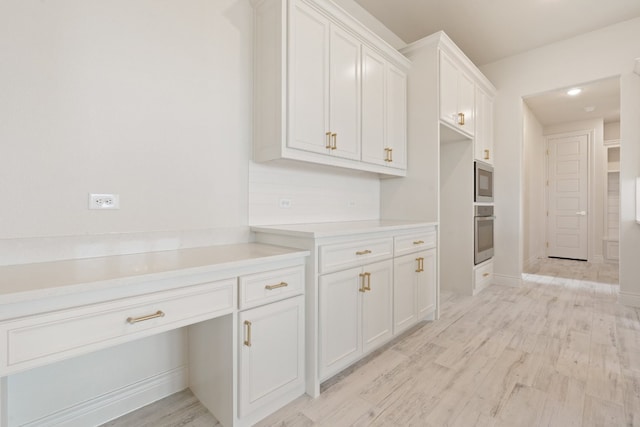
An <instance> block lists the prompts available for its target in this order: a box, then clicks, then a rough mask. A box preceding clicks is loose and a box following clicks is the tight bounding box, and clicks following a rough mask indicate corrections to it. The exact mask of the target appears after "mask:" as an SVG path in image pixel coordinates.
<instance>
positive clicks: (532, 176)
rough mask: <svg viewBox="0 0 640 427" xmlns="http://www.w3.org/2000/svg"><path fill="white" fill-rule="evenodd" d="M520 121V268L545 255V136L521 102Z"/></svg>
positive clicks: (527, 266)
mask: <svg viewBox="0 0 640 427" xmlns="http://www.w3.org/2000/svg"><path fill="white" fill-rule="evenodd" d="M523 112H524V117H523V120H524V123H523V144H524V148H523V151H524V152H523V158H524V162H523V176H524V178H523V179H524V181H523V185H524V186H523V202H524V207H523V229H522V238H523V260H524V266H523V267H524V269H525V270H526V269H528V268H530V267H532V266H533V265H535V264H536V262H537V260H538V258H540V257H544V255H545V238H544V237H545V232H546V221H545V218H546V216H545V210H546V207H545V206H546V193H545V185H544V183H545V176H546V167H547V164H546V157H545V148H546V147H545V141H546V140H545V138H544V135H543V128H542V125H541V124H540V122H539V121H538V119H537V117H536V116H535V115H534V114H533V112H532V111H531V109H530V108H529V107H528V106H527V105H526V104H525V105H524V109H523Z"/></svg>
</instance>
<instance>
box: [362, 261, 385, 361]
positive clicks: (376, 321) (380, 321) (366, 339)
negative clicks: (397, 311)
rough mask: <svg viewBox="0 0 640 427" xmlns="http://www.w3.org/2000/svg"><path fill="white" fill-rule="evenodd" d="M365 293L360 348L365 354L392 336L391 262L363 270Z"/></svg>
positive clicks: (368, 266)
mask: <svg viewBox="0 0 640 427" xmlns="http://www.w3.org/2000/svg"><path fill="white" fill-rule="evenodd" d="M363 270H364V271H363V273H361V274H363V275H364V277H363V278H362V280H364V281H365V284H366V287H365V289H366V291H365V292H363V293H362V340H363V343H362V346H363V351H365V352H367V351H369V350H370V349H372V348H375V347H378V346H379V345H380V344H382V343H383V342H385V341H387V340H389V338H391V336H392V334H393V320H392V313H393V306H392V301H393V298H392V297H393V294H392V292H393V290H392V285H393V263H392V262H391V260H387V261H382V262H378V263H375V264H369V265H367V266H365V267H364V268H363Z"/></svg>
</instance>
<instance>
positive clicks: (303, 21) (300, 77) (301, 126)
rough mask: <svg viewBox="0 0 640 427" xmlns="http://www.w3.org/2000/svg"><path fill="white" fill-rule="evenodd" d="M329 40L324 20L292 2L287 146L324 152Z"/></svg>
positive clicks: (327, 97)
mask: <svg viewBox="0 0 640 427" xmlns="http://www.w3.org/2000/svg"><path fill="white" fill-rule="evenodd" d="M329 40H330V24H329V22H328V21H327V19H326V18H325V17H324V16H322V15H320V14H319V13H318V12H316V11H315V10H313V9H311V8H310V7H309V6H307V5H306V4H304V3H302V2H295V3H294V6H293V10H292V12H291V32H290V35H289V52H290V56H289V105H290V108H289V110H288V114H289V137H288V140H287V141H288V142H287V145H288V146H289V147H292V148H297V149H300V150H306V151H312V152H316V153H323V154H327V152H328V149H327V139H328V138H327V135H326V132H327V131H328V130H329ZM258 71H259V70H258Z"/></svg>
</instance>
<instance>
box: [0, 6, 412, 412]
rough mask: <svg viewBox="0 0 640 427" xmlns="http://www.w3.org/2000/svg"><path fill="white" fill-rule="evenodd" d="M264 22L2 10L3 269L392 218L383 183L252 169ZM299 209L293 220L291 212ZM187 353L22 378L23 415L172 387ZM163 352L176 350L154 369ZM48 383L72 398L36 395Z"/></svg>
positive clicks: (222, 10)
mask: <svg viewBox="0 0 640 427" xmlns="http://www.w3.org/2000/svg"><path fill="white" fill-rule="evenodd" d="M339 3H341V4H342V5H343V6H344V7H345V8H347V9H348V10H351V11H352V12H356V13H360V16H358V18H359V19H361V20H362V21H363V22H365V23H366V24H368V25H373V26H374V27H375V28H374V29H375V30H376V31H378V32H380V33H381V34H382V35H383V37H385V38H386V39H387V40H388V41H390V42H391V43H392V44H395V45H403V42H402V41H401V40H400V39H398V38H397V37H395V36H394V35H393V34H392V33H390V32H389V31H388V30H386V29H385V28H384V27H383V26H382V24H380V23H377V24H376V23H375V22H374V21H373V20H372V19H373V18H372V17H371V16H370V15H368V14H366V13H365V12H364V9H362V8H360V7H359V6H358V5H357V3H355V2H354V1H353V0H339ZM252 14H253V11H252V8H251V5H250V2H249V1H248V0H215V1H208V0H188V1H160V2H159V1H152V0H138V1H135V2H132V1H128V0H113V1H103V0H66V1H63V2H60V1H57V2H44V1H41V0H8V1H2V2H0V52H2V55H0V81H1V82H2V96H1V97H0V117H1V118H2V119H1V122H2V125H1V126H0V149H1V150H0V151H1V152H0V196H1V199H0V200H2V203H1V204H0V205H1V209H0V265H6V264H15V263H28V262H41V261H47V260H52V259H64V258H83V257H91V256H101V255H112V254H122V253H135V252H144V251H150V250H167V249H175V248H179V247H185V246H202V245H208V244H224V243H236V242H241V241H248V240H249V239H250V234H249V231H248V230H249V229H248V225H249V224H250V218H249V215H250V214H251V222H253V223H267V222H269V223H271V222H307V221H308V220H309V219H313V220H314V221H330V220H345V219H373V218H378V217H379V181H378V178H377V177H376V176H374V175H371V174H359V173H351V172H348V171H342V170H335V169H331V168H320V167H309V166H308V165H298V166H290V167H288V166H281V165H272V164H269V165H257V164H253V163H252V162H251V161H250V153H251V133H252V132H251V119H252V118H251V114H252V90H251V88H252V82H253V76H252V49H253V46H252V33H253V31H252V25H253V16H252ZM250 175H251V181H250ZM90 192H110V193H118V194H119V195H120V203H121V209H120V210H117V211H89V210H88V209H87V203H88V202H87V197H88V193H90ZM249 194H251V200H252V205H251V206H249ZM283 196H285V197H288V198H291V199H293V207H292V209H289V210H287V211H282V210H278V209H279V208H278V207H277V202H278V200H279V198H281V197H283ZM185 340H186V331H184V330H179V331H173V332H171V333H167V334H163V335H159V336H155V337H152V338H150V339H147V340H145V341H143V342H134V343H129V344H125V345H123V346H119V347H117V348H115V349H110V350H108V351H105V352H98V353H94V354H89V355H87V356H84V357H82V358H81V359H74V360H71V361H69V362H68V363H67V362H64V363H63V364H56V365H53V366H49V367H44V368H42V369H38V370H35V371H29V372H27V373H24V374H20V375H16V376H13V377H12V378H11V379H10V381H9V387H10V392H11V393H10V396H11V397H10V409H11V408H13V409H14V410H16V409H17V411H18V412H16V411H10V415H9V416H12V413H13V414H14V415H15V414H17V416H18V417H19V418H18V419H17V421H16V422H18V423H21V422H23V421H26V420H27V419H28V418H31V419H33V418H34V417H38V416H42V415H46V414H47V413H50V412H52V411H56V410H57V409H61V408H64V407H69V406H73V405H75V404H81V403H82V402H84V401H86V400H88V399H92V398H96V397H99V396H101V395H104V394H105V393H107V394H108V393H109V392H110V391H114V390H119V389H121V388H122V387H128V386H130V385H133V384H136V383H137V382H139V381H144V380H145V379H148V378H155V377H158V378H160V379H172V378H174V377H176V375H174V373H175V372H182V371H183V370H185V369H186V367H185V366H186V358H185V357H184V352H183V349H184V343H185ZM157 349H170V350H171V351H168V352H165V353H163V354H164V357H154V358H153V361H154V363H148V362H147V361H146V358H147V357H149V354H150V353H151V354H153V352H154V351H156V350H157ZM123 361H124V363H123ZM107 365H108V367H109V369H108V370H106V369H104V367H105V366H107ZM141 366H142V367H144V368H145V369H140V367H141ZM111 373H117V375H111ZM43 378H46V382H47V384H59V383H64V384H65V387H64V391H60V392H59V393H46V392H43V393H36V390H34V387H36V386H35V385H34V384H38V383H41V382H42V381H43ZM183 380H184V379H183V378H181V377H180V375H178V378H177V379H176V380H175V381H174V382H172V383H171V384H169V385H167V384H163V385H162V387H160V392H164V393H170V392H172V391H176V388H177V389H179V388H181V387H183V386H184V384H183V383H184V381H183ZM87 384H89V385H90V387H89V386H87ZM172 387H173V388H172ZM43 390H45V389H43ZM27 395H28V398H26V397H25V396H27ZM145 397H146V398H148V396H145ZM156 397H157V396H156ZM16 399H17V400H16ZM20 399H22V400H20ZM130 401H131V402H138V403H139V404H145V403H148V402H145V401H144V398H143V399H141V400H140V401H137V400H133V399H132V400H130ZM127 402H129V400H128V401H127ZM25 404H28V405H29V408H30V410H29V411H28V413H26V414H24V411H23V415H26V416H25V417H21V416H20V409H21V408H22V409H24V405H25Z"/></svg>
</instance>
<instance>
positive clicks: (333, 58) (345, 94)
mask: <svg viewBox="0 0 640 427" xmlns="http://www.w3.org/2000/svg"><path fill="white" fill-rule="evenodd" d="M329 52H330V55H329V57H330V59H329V66H330V68H331V72H330V73H329V88H330V90H329V93H330V95H329V112H330V115H329V128H328V129H327V132H331V135H330V137H331V144H330V148H329V152H330V153H331V154H335V155H337V156H339V157H344V158H347V159H354V160H359V159H360V73H359V71H360V70H359V68H360V42H359V41H358V40H357V39H356V38H355V37H353V36H351V35H349V33H347V32H346V31H343V30H341V29H340V28H339V27H337V26H335V25H332V26H331V43H330V49H329ZM292 77H293V78H295V76H292ZM295 107H296V106H293V108H294V109H295Z"/></svg>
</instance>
